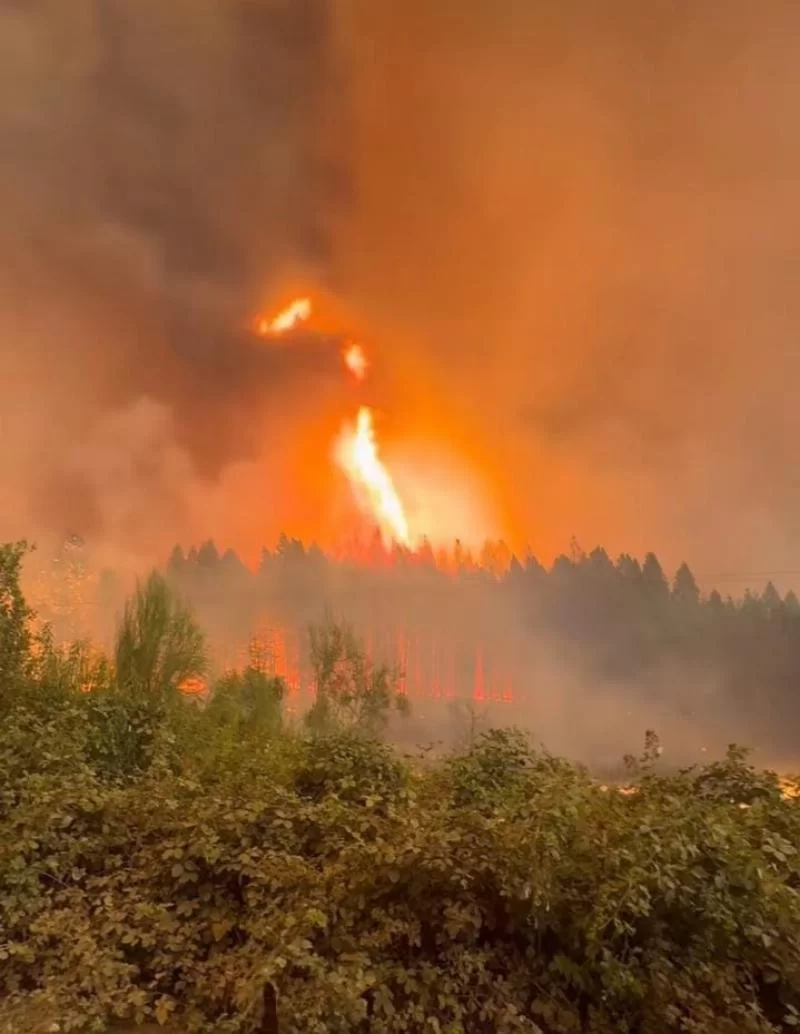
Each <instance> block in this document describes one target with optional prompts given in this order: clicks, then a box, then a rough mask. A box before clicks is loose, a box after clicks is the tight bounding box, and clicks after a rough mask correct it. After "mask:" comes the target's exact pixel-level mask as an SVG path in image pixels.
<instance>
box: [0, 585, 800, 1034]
mask: <svg viewBox="0 0 800 1034" xmlns="http://www.w3.org/2000/svg"><path fill="white" fill-rule="evenodd" d="M12 581H13V579H12ZM11 589H12V592H11V597H10V598H12V599H13V598H14V595H13V585H11ZM140 603H141V600H140ZM172 606H173V605H172V604H171V603H170V605H169V607H164V606H161V605H159V607H155V608H154V609H153V610H152V611H150V610H148V609H147V606H144V605H143V604H142V610H140V611H138V612H137V610H136V604H135V603H134V604H132V606H131V608H129V612H128V613H129V615H133V616H136V615H137V614H139V615H144V616H147V615H150V614H152V613H155V614H156V615H157V617H158V620H157V621H156V619H155V618H150V617H148V618H147V620H141V621H140V620H139V617H136V618H135V620H134V619H133V617H131V618H130V619H129V622H128V627H129V629H130V635H129V642H130V644H131V645H130V646H129V647H128V646H126V651H127V652H126V651H123V656H124V658H125V660H126V663H127V664H128V667H127V668H125V667H123V672H124V675H123V677H122V678H119V677H118V673H116V672H115V671H114V670H113V669H112V668H111V666H110V665H108V663H107V662H105V661H103V659H102V658H98V657H97V656H95V655H93V654H92V653H91V651H90V650H89V649H88V648H87V647H85V646H81V645H77V646H75V647H73V648H71V649H68V650H59V649H58V648H56V647H55V646H54V644H53V642H52V639H51V638H50V637H49V636H48V635H47V634H46V633H45V634H44V635H43V636H41V637H39V638H38V639H37V637H36V636H34V635H33V634H32V633H31V630H30V625H29V621H28V617H27V616H25V615H26V613H27V612H26V611H25V609H24V601H22V607H23V609H22V610H21V611H20V610H18V611H17V612H18V613H20V614H22V615H23V618H22V622H21V624H20V626H19V635H18V636H17V639H16V640H15V641H16V642H25V644H26V646H25V649H24V650H20V651H19V654H18V658H17V660H16V661H15V667H14V678H13V680H12V686H13V689H12V691H11V692H10V693H9V697H8V700H7V701H6V706H5V708H4V715H3V721H2V723H0V1031H2V1032H3V1034H5V1032H6V1031H8V1032H9V1034H11V1032H13V1034H28V1032H30V1034H33V1032H34V1031H35V1032H37V1034H38V1032H44V1031H50V1030H55V1027H54V1024H57V1025H58V1029H59V1030H60V1031H64V1032H66V1031H72V1030H74V1031H97V1032H98V1034H100V1032H103V1031H105V1030H107V1029H109V1027H111V1026H113V1025H114V1024H119V1023H126V1024H143V1023H156V1024H159V1025H164V1024H169V1025H170V1026H171V1027H173V1028H176V1029H180V1030H186V1031H203V1030H208V1031H211V1030H214V1031H222V1032H223V1034H225V1032H229V1034H234V1032H239V1031H241V1032H243V1034H244V1032H246V1031H251V1030H253V1029H254V1028H255V1027H256V1025H257V1022H258V1012H259V1009H260V1007H261V1002H262V1000H263V998H264V988H265V987H269V988H270V989H274V991H275V992H276V997H277V1003H278V1013H279V1017H280V1029H281V1032H282V1034H301V1032H302V1034H353V1032H355V1034H360V1032H363V1034H367V1032H370V1034H372V1032H375V1034H405V1032H409V1031H411V1032H423V1031H425V1032H442V1034H444V1032H447V1034H462V1032H463V1034H484V1032H489V1031H491V1032H497V1034H512V1032H514V1034H516V1032H545V1034H567V1032H577V1031H586V1032H591V1034H618V1032H621V1034H740V1032H742V1034H777V1032H782V1031H786V1030H788V1029H789V1028H792V1027H794V1026H797V1021H798V1018H799V1017H800V850H799V847H800V803H798V802H797V801H796V800H787V799H784V798H783V796H782V795H781V793H780V786H779V782H778V780H777V778H776V777H775V776H774V774H771V773H763V772H759V771H757V770H756V769H755V768H754V767H753V766H751V765H750V764H749V763H748V758H747V754H746V752H744V751H742V750H741V749H739V748H731V749H730V750H729V752H728V755H727V756H726V757H725V758H724V759H723V760H722V761H720V762H715V763H712V764H710V765H708V766H706V767H705V768H702V769H698V770H690V771H685V772H681V773H678V774H676V775H662V774H659V771H658V756H659V744H658V739H657V737H656V736H655V734H653V733H648V735H647V737H646V742H645V748H644V751H643V753H642V755H641V756H640V757H639V758H636V759H630V763H629V775H630V779H631V781H632V783H633V784H634V785H633V786H632V787H631V788H630V789H631V790H632V792H626V793H621V792H617V791H616V790H615V789H613V788H611V789H608V788H604V787H601V786H599V785H597V783H596V782H595V781H594V780H593V779H592V778H591V777H590V775H589V774H588V773H587V772H586V771H584V770H583V769H581V768H579V767H577V766H575V765H573V764H571V763H569V762H567V761H564V760H561V759H558V758H554V757H552V756H550V755H548V754H547V753H545V752H544V751H542V750H540V749H536V748H534V747H533V746H532V745H531V744H530V743H529V742H528V740H527V739H526V737H525V736H523V735H522V734H521V733H519V732H516V731H513V730H490V731H489V732H487V733H485V734H483V735H480V736H477V737H474V738H473V739H472V741H471V744H470V746H469V749H468V750H467V751H466V752H464V753H462V754H456V755H453V756H451V757H448V758H446V759H445V760H444V761H442V762H440V763H438V764H429V765H426V766H424V767H423V768H421V769H420V768H417V767H415V765H414V764H413V763H411V762H409V761H407V760H403V759H402V758H400V757H399V756H398V755H397V754H396V752H394V751H393V750H392V749H391V748H390V747H389V746H387V745H386V744H384V743H380V742H378V741H376V740H375V739H374V738H371V737H370V736H369V735H368V734H367V733H368V731H369V729H371V728H374V725H373V721H374V717H373V711H372V710H371V707H372V706H373V705H369V706H368V705H367V704H363V703H362V702H361V701H357V702H354V701H353V700H352V697H353V695H354V694H355V693H356V692H357V691H358V692H363V693H365V695H369V693H370V692H372V691H373V690H372V688H371V687H373V685H374V681H373V676H374V673H373V672H372V670H371V668H370V666H369V665H368V664H367V663H366V661H365V660H364V659H363V655H362V654H361V653H360V652H359V650H358V649H357V648H356V646H354V645H353V643H352V641H351V640H348V638H347V637H346V636H345V635H344V634H343V633H340V632H338V633H335V634H334V633H328V634H327V637H326V636H323V637H322V638H321V639H320V638H318V639H317V640H316V645H317V648H318V653H317V662H318V665H319V667H318V675H319V676H321V677H322V681H321V685H322V687H323V693H327V694H328V696H329V698H330V700H331V702H332V703H331V712H330V714H332V715H333V719H332V720H331V725H332V726H334V729H333V731H332V732H329V733H328V734H327V735H322V734H321V732H320V730H319V729H317V730H315V735H313V736H298V735H296V734H293V733H291V731H287V730H285V729H283V730H282V729H281V728H280V702H281V698H282V694H283V687H282V685H281V684H280V682H277V681H275V680H270V679H268V678H266V677H265V676H264V675H263V674H262V673H261V672H259V671H258V670H257V669H254V668H253V669H248V670H246V671H245V672H242V673H240V674H231V675H228V676H225V677H224V678H223V679H221V680H219V681H218V682H217V683H216V685H215V686H214V687H213V689H212V693H211V697H210V700H209V702H208V704H207V706H205V707H203V706H201V705H200V703H199V702H198V701H197V700H187V699H185V698H184V697H183V696H182V695H181V694H179V693H176V692H174V690H175V689H176V687H177V682H176V679H177V678H178V674H177V673H178V670H179V667H180V666H179V665H178V664H177V662H173V661H170V660H169V657H171V656H175V655H180V656H181V657H187V656H189V655H190V653H191V651H188V650H185V651H180V650H175V651H174V653H173V654H170V652H169V649H168V647H170V645H171V644H174V643H175V642H178V643H181V642H187V641H188V642H191V641H192V637H191V635H189V636H177V637H172V636H171V635H170V634H169V633H168V632H166V633H164V634H163V635H154V634H152V631H148V629H150V630H152V629H153V628H156V629H161V630H162V632H163V630H164V628H167V629H169V627H171V626H170V625H169V622H167V623H166V625H165V623H164V619H163V615H164V614H165V613H167V614H169V615H171V616H173V617H174V615H175V613H176V612H175V610H174V609H172ZM151 621H152V624H151V623H150V622H151ZM186 627H187V625H186V619H185V618H181V620H180V621H179V622H178V628H179V629H183V630H184V631H185V629H186ZM134 633H135V634H134ZM26 637H27V638H26ZM154 642H156V643H157V644H158V648H157V649H155V650H153V649H150V647H152V644H153V643H154ZM140 643H141V644H143V646H147V647H148V648H147V649H145V648H143V649H142V650H141V651H140V652H137V644H140ZM148 644H149V645H148ZM153 657H155V658H156V660H155V662H154V661H153ZM165 658H166V659H165ZM342 661H344V662H345V664H346V665H350V667H349V668H346V667H345V668H344V669H343V667H342ZM186 669H187V664H184V665H183V670H186ZM326 680H327V681H326ZM354 687H355V688H354ZM379 696H380V694H379ZM383 699H385V698H383ZM365 716H366V717H365ZM375 724H377V725H378V726H379V725H380V724H381V723H380V722H377V723H375Z"/></svg>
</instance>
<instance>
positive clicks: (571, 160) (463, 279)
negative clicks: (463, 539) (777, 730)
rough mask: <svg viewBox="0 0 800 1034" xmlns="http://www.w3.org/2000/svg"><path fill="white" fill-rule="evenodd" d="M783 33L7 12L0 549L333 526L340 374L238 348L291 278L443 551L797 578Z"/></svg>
mask: <svg viewBox="0 0 800 1034" xmlns="http://www.w3.org/2000/svg"><path fill="white" fill-rule="evenodd" d="M798 32H800V8H798V6H797V5H796V4H795V3H792V2H790V0H785V2H783V0H773V2H767V3H766V4H764V5H760V6H759V7H758V9H756V7H755V6H754V5H753V4H751V3H747V2H744V0H728V2H727V3H726V4H724V5H712V4H700V5H698V4H688V3H682V2H681V3H675V2H670V3H666V2H652V3H649V4H647V5H641V4H640V3H635V2H633V0H617V2H615V3H612V4H600V3H594V2H584V3H568V4H563V5H559V6H558V9H556V8H555V7H554V6H553V5H552V4H549V3H538V2H537V3H531V2H530V0H528V2H523V0H504V2H503V3H501V4H495V3H490V2H488V0H480V2H478V0H466V2H465V0H462V2H460V3H458V4H455V3H450V2H444V0H442V2H439V3H436V4H431V3H426V2H423V0H410V2H407V3H404V4H396V3H391V2H389V0H341V2H333V0H332V2H330V3H325V2H323V0H291V2H289V0H282V2H279V0H224V2H223V0H203V2H201V3H198V2H196V0H193V2H191V3H190V2H188V0H172V2H171V3H170V4H168V5H165V4H163V3H158V2H156V0H106V2H105V3H100V2H95V0H83V2H77V0H74V2H72V3H70V4H69V11H67V9H66V7H65V5H64V4H63V2H61V0H38V2H36V3H27V4H22V3H6V4H4V5H3V6H2V9H0V133H2V139H3V142H4V147H3V157H2V169H3V175H2V177H0V203H1V204H2V211H3V217H2V219H1V220H0V261H2V267H3V270H4V274H5V275H4V277H3V281H2V288H1V289H0V342H2V344H0V348H2V359H3V377H2V379H0V421H1V423H0V434H1V435H2V437H1V438H0V477H1V478H2V483H3V485H4V506H3V507H2V515H0V521H1V522H2V523H1V524H0V532H2V534H3V536H10V535H16V534H26V535H28V536H29V537H31V536H33V537H35V536H36V535H44V534H47V533H53V534H55V535H61V534H63V533H64V532H65V531H66V530H74V531H77V532H79V533H80V534H83V535H85V536H87V537H88V538H90V539H93V540H95V541H103V542H104V543H105V544H106V545H107V546H108V547H109V548H110V549H114V550H117V551H119V552H126V553H131V554H132V555H135V556H137V557H154V556H156V555H163V550H164V549H166V548H168V547H169V545H171V543H172V542H174V541H176V540H177V539H181V540H183V541H198V540H200V539H201V538H205V537H209V536H215V537H216V538H217V539H218V540H220V541H224V542H226V543H230V544H232V545H234V546H236V547H237V548H239V549H240V550H241V551H242V552H243V554H244V555H247V554H248V551H249V552H250V553H252V552H253V551H254V550H256V549H257V546H258V545H259V544H260V543H261V542H263V541H266V540H268V539H269V538H270V537H273V536H275V535H276V534H277V532H278V531H279V530H280V529H281V528H286V529H288V530H289V531H290V532H291V533H294V534H299V535H302V536H303V537H305V538H313V537H317V538H321V539H324V538H325V537H326V536H327V537H330V534H331V528H332V527H334V526H338V525H337V521H341V513H342V507H343V506H344V505H345V504H344V503H343V500H342V496H341V492H342V486H341V485H339V484H338V483H337V481H336V478H335V475H334V474H333V473H332V472H331V470H330V462H329V454H328V451H327V442H328V441H329V440H330V436H331V433H332V429H333V428H335V427H336V426H337V425H338V421H339V419H340V417H341V412H342V411H345V410H346V409H347V407H348V405H350V400H349V397H348V395H347V392H348V388H347V386H346V385H345V384H344V383H343V381H342V379H341V376H340V373H339V370H338V366H336V364H335V363H333V362H332V361H330V359H329V357H327V354H326V353H325V350H324V349H323V350H320V349H318V348H314V347H312V346H311V345H310V344H309V346H308V347H307V348H297V349H292V350H284V351H277V352H276V351H275V350H272V351H258V350H255V349H254V348H253V343H252V341H251V340H250V339H249V337H248V335H247V333H246V328H247V325H248V321H249V320H250V319H251V318H252V316H253V314H254V313H255V312H257V311H258V310H259V309H260V308H262V307H263V306H264V305H265V304H268V303H269V302H270V299H271V298H272V297H274V296H276V295H277V294H278V293H280V292H281V291H283V290H285V287H286V285H287V284H294V283H303V284H312V285H315V286H317V287H318V288H319V289H320V290H324V291H326V292H329V293H331V294H332V295H334V296H335V297H336V298H337V299H338V300H339V302H340V303H341V305H342V307H343V309H344V310H346V311H348V312H349V313H351V314H352V315H353V318H354V319H356V320H357V321H358V322H359V325H360V326H361V327H364V328H368V332H369V337H370V345H371V347H372V349H373V352H374V353H375V359H374V370H375V388H374V390H375V392H376V394H377V401H378V402H379V403H380V404H381V407H382V409H383V410H384V411H385V414H386V416H385V420H386V423H385V433H386V436H387V455H389V456H391V457H393V458H394V460H395V462H396V463H397V464H398V465H399V466H400V467H402V466H403V465H406V466H407V465H408V464H409V463H410V462H411V460H410V459H409V457H410V456H411V455H412V454H414V455H417V454H418V453H419V450H420V443H422V447H423V449H428V450H429V451H430V453H431V454H432V455H433V454H437V453H438V454H442V455H446V456H448V457H451V458H452V457H453V456H455V457H457V458H458V462H455V461H453V463H451V468H452V466H453V464H455V466H456V467H457V466H458V464H461V467H463V471H464V477H467V476H468V477H469V478H470V479H471V481H472V482H478V483H479V489H476V492H477V493H478V495H480V497H481V507H482V509H481V513H482V514H483V513H484V511H485V512H486V514H487V516H485V517H481V520H480V521H479V522H478V523H479V525H480V527H478V528H476V534H477V532H479V531H481V530H483V527H484V526H486V530H487V531H488V532H490V533H491V534H497V533H500V534H502V535H503V536H504V537H505V538H506V539H507V540H508V541H509V542H510V543H511V544H512V545H514V546H515V547H517V548H520V547H521V545H522V544H523V543H530V544H531V545H532V546H533V548H534V549H535V550H536V552H537V554H538V555H540V556H541V557H542V558H544V559H548V558H550V557H551V556H552V555H553V554H554V553H555V552H557V551H558V550H560V549H562V548H563V547H564V546H565V544H566V542H567V541H568V540H569V537H570V535H572V534H575V535H577V537H578V538H579V539H580V540H581V541H582V542H583V543H585V544H586V545H587V546H590V545H592V544H594V543H595V542H598V541H599V542H602V544H603V545H604V546H606V547H607V548H608V549H609V551H610V552H612V553H614V552H618V551H623V550H625V551H629V552H636V553H643V552H644V551H645V550H646V549H649V548H653V549H655V550H657V551H658V553H659V556H661V557H662V559H663V560H664V561H665V562H666V563H668V564H669V565H671V566H674V565H675V564H677V562H679V561H680V560H681V559H688V560H689V561H690V562H691V564H692V566H693V567H694V568H695V570H697V571H699V572H702V571H704V570H708V571H710V572H719V571H723V572H726V571H727V572H731V571H733V572H736V571H751V570H754V571H762V570H766V571H774V570H787V569H792V568H800V561H798V560H797V559H795V558H796V557H797V547H798V541H797V540H798V533H797V523H796V519H795V514H796V511H797V504H798V493H799V491H800V489H799V488H798V482H797V479H796V477H795V474H794V467H795V462H794V459H795V457H794V447H795V442H796V440H797V431H798V427H797V423H798V418H797V414H796V408H795V405H794V389H795V386H796V384H797V378H798V366H799V365H800V351H798V348H797V346H796V342H795V335H796V327H797V324H798V316H799V315H800V312H798V309H799V308H800V301H798V296H797V292H796V290H795V289H794V288H795V285H794V280H795V276H796V266H797V256H796V252H797V247H798V245H797V241H798V240H800V225H798V224H799V223H800V211H798V202H797V199H796V185H795V184H796V180H797V176H798V172H800V169H799V168H798V166H799V165H800V144H798V142H797V134H796V133H795V131H794V126H795V122H796V119H797V115H798V109H799V108H800V103H799V102H800V74H798V72H797V62H796V53H797V39H798ZM412 446H413V447H412ZM448 462H451V461H450V460H448ZM451 468H448V469H451ZM426 477H428V479H430V478H431V475H430V473H428V474H426ZM459 477H460V475H459ZM456 480H457V479H456ZM459 485H460V482H459ZM437 490H439V491H441V486H438V489H437ZM459 491H460V488H459V487H458V486H456V487H455V488H454V498H456V499H459V500H460V498H461V496H460V495H459ZM420 505H421V506H422V508H423V510H424V509H425V506H426V503H425V501H424V500H423V501H422V503H421V504H420ZM465 505H466V504H465ZM427 506H428V509H431V508H434V509H436V510H437V512H438V511H440V510H441V511H443V512H448V508H447V505H446V500H445V501H441V502H439V501H438V500H437V501H436V503H435V506H434V504H433V503H430V502H429V503H428V504H427ZM345 509H346V507H345ZM450 509H451V510H452V509H455V510H458V511H462V510H463V509H464V507H463V506H462V505H461V504H460V502H459V504H458V505H457V506H451V507H450Z"/></svg>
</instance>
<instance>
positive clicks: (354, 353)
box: [342, 342, 369, 381]
mask: <svg viewBox="0 0 800 1034" xmlns="http://www.w3.org/2000/svg"><path fill="white" fill-rule="evenodd" d="M342 358H343V359H344V364H345V366H346V367H347V369H348V370H349V371H350V372H351V373H352V374H353V376H354V377H355V378H356V380H359V381H363V380H364V378H365V377H366V376H367V369H368V368H369V360H368V359H367V357H366V355H365V353H364V349H363V348H362V347H361V345H357V344H355V343H354V342H351V343H350V344H348V345H345V348H344V351H343V352H342Z"/></svg>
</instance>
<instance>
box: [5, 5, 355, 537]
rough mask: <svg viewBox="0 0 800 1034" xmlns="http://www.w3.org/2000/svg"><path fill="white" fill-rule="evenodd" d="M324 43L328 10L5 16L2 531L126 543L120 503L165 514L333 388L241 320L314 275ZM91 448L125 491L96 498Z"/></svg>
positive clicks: (335, 125)
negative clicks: (298, 277)
mask: <svg viewBox="0 0 800 1034" xmlns="http://www.w3.org/2000/svg"><path fill="white" fill-rule="evenodd" d="M332 37H333V28H332V25H331V20H330V12H329V10H328V4H327V3H326V2H325V0H201V2H199V3H197V2H194V0H171V2H170V3H166V4H165V3H162V2H161V0H76V2H74V3H69V4H64V3H63V2H61V0H36V2H30V3H9V2H8V0H6V2H4V3H3V4H2V5H0V69H1V70H0V83H1V84H2V89H1V90H0V138H1V139H2V141H3V144H2V169H3V174H2V181H1V182H0V205H2V213H3V215H2V219H0V262H2V265H3V269H4V274H5V276H4V289H3V291H2V298H0V303H1V304H0V340H2V342H3V345H2V346H0V347H2V349H3V362H4V373H5V374H6V375H5V376H4V377H3V378H2V387H0V411H1V412H2V414H3V424H4V425H5V426H4V427H2V428H0V433H2V445H3V454H2V456H1V457H0V477H2V480H3V482H4V483H5V488H6V491H5V492H4V495H5V497H6V499H7V500H8V504H9V505H8V506H7V507H6V512H5V513H4V515H3V516H4V521H5V523H6V525H7V526H8V527H6V528H5V529H3V530H5V531H11V530H15V531H20V530H21V531H24V532H27V533H29V532H30V531H31V526H32V527H34V528H36V529H43V530H48V529H50V530H53V531H55V532H62V531H64V530H66V529H67V528H71V529H74V530H78V531H80V532H81V533H82V534H89V535H93V536H96V537H97V536H103V535H112V536H113V535H116V534H122V536H123V538H124V539H125V540H126V544H130V541H131V535H130V534H129V533H130V532H131V531H132V528H129V527H123V526H122V525H120V524H119V523H117V524H116V525H113V526H110V527H109V526H108V525H107V523H106V522H105V521H104V509H107V506H106V503H107V498H106V496H107V490H110V489H111V488H112V487H116V486H119V487H120V488H121V489H122V491H123V492H125V493H129V494H130V493H132V494H133V495H138V496H139V505H138V506H137V507H136V508H135V510H134V511H131V512H128V513H127V514H123V515H122V516H123V517H124V518H125V519H124V522H123V524H124V525H130V524H133V523H136V522H137V521H138V520H140V519H141V518H142V516H143V515H144V514H145V513H146V512H147V511H148V509H149V510H150V513H149V519H150V521H151V523H152V522H153V521H154V520H158V521H161V520H162V519H163V515H162V516H159V517H157V518H156V513H157V510H158V507H159V505H161V504H164V502H165V496H166V495H175V496H176V497H177V498H180V497H181V496H182V495H183V494H184V492H185V479H186V478H189V477H196V478H199V479H206V480H207V481H208V482H209V484H210V483H213V481H214V480H215V479H217V478H219V476H220V474H221V472H222V471H223V470H224V469H225V468H226V467H227V466H228V465H230V464H231V463H234V462H238V461H241V460H244V459H248V458H252V457H254V456H255V455H257V453H258V451H259V449H261V448H262V446H263V436H264V434H265V427H266V429H267V432H268V433H271V434H273V435H275V436H276V437H277V433H278V429H280V428H281V426H282V424H285V421H286V420H287V419H293V420H296V419H297V418H298V415H300V416H302V413H303V405H302V404H301V403H302V396H305V395H307V394H311V395H312V396H313V395H314V393H315V392H316V393H317V394H319V392H320V391H324V390H325V383H326V381H327V379H328V378H329V377H330V376H332V375H333V373H334V369H335V368H334V361H333V359H332V356H331V354H330V353H329V351H326V350H325V349H321V348H317V347H314V344H313V343H307V346H304V345H302V344H299V345H295V347H293V348H291V349H288V348H287V349H280V350H277V349H268V348H259V347H256V346H255V345H254V341H253V337H252V335H251V334H249V333H247V328H246V321H247V320H248V318H249V317H250V316H251V315H252V314H253V313H254V312H255V311H256V310H257V309H258V307H259V306H260V305H261V304H263V303H264V301H265V299H267V298H269V296H270V289H273V290H274V288H275V286H276V284H277V283H278V282H279V280H280V279H281V278H283V277H285V276H286V275H287V273H292V272H294V271H296V270H304V271H308V272H307V275H311V274H313V275H314V276H315V277H316V278H317V279H324V271H325V269H326V260H327V255H328V251H329V248H330V240H329V228H328V222H329V219H330V215H331V213H332V212H333V211H335V210H336V209H337V207H338V206H339V205H341V203H342V202H343V201H344V199H345V198H344V193H345V192H344V189H343V188H344V186H345V185H346V180H345V173H346V168H345V167H344V166H343V165H342V164H341V163H340V153H339V152H334V151H333V150H332V149H331V147H330V146H329V142H330V140H332V139H333V138H334V137H338V138H341V133H342V131H343V129H342V126H341V125H340V124H339V123H340V121H341V115H340V113H341V112H342V111H343V110H344V109H343V105H342V90H343V83H342V81H341V77H340V74H339V72H338V70H337V67H336V55H335V53H334V49H333V42H332ZM301 387H302V392H301ZM98 449H105V450H106V452H108V451H113V452H114V453H115V461H114V462H115V464H116V467H117V468H118V469H116V470H115V471H114V472H113V474H114V477H117V476H118V477H127V478H129V479H130V478H132V480H128V481H126V483H125V484H124V485H120V484H119V482H116V485H115V486H112V485H110V484H106V485H103V484H102V480H103V475H102V471H100V472H98V468H97V467H96V466H94V465H92V463H91V462H90V458H93V457H94V456H95V454H96V453H97V451H98ZM142 465H144V468H145V469H144V470H140V469H138V468H141V467H142ZM124 468H128V469H124ZM179 473H180V474H182V476H183V479H184V481H183V482H180V483H179V482H177V481H176V482H174V483H172V484H168V483H167V482H166V481H165V480H164V477H165V476H166V475H167V474H170V475H172V476H175V477H177V475H178V474H179ZM26 524H27V525H29V526H26ZM12 525H13V529H12V527H11V526H12Z"/></svg>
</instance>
